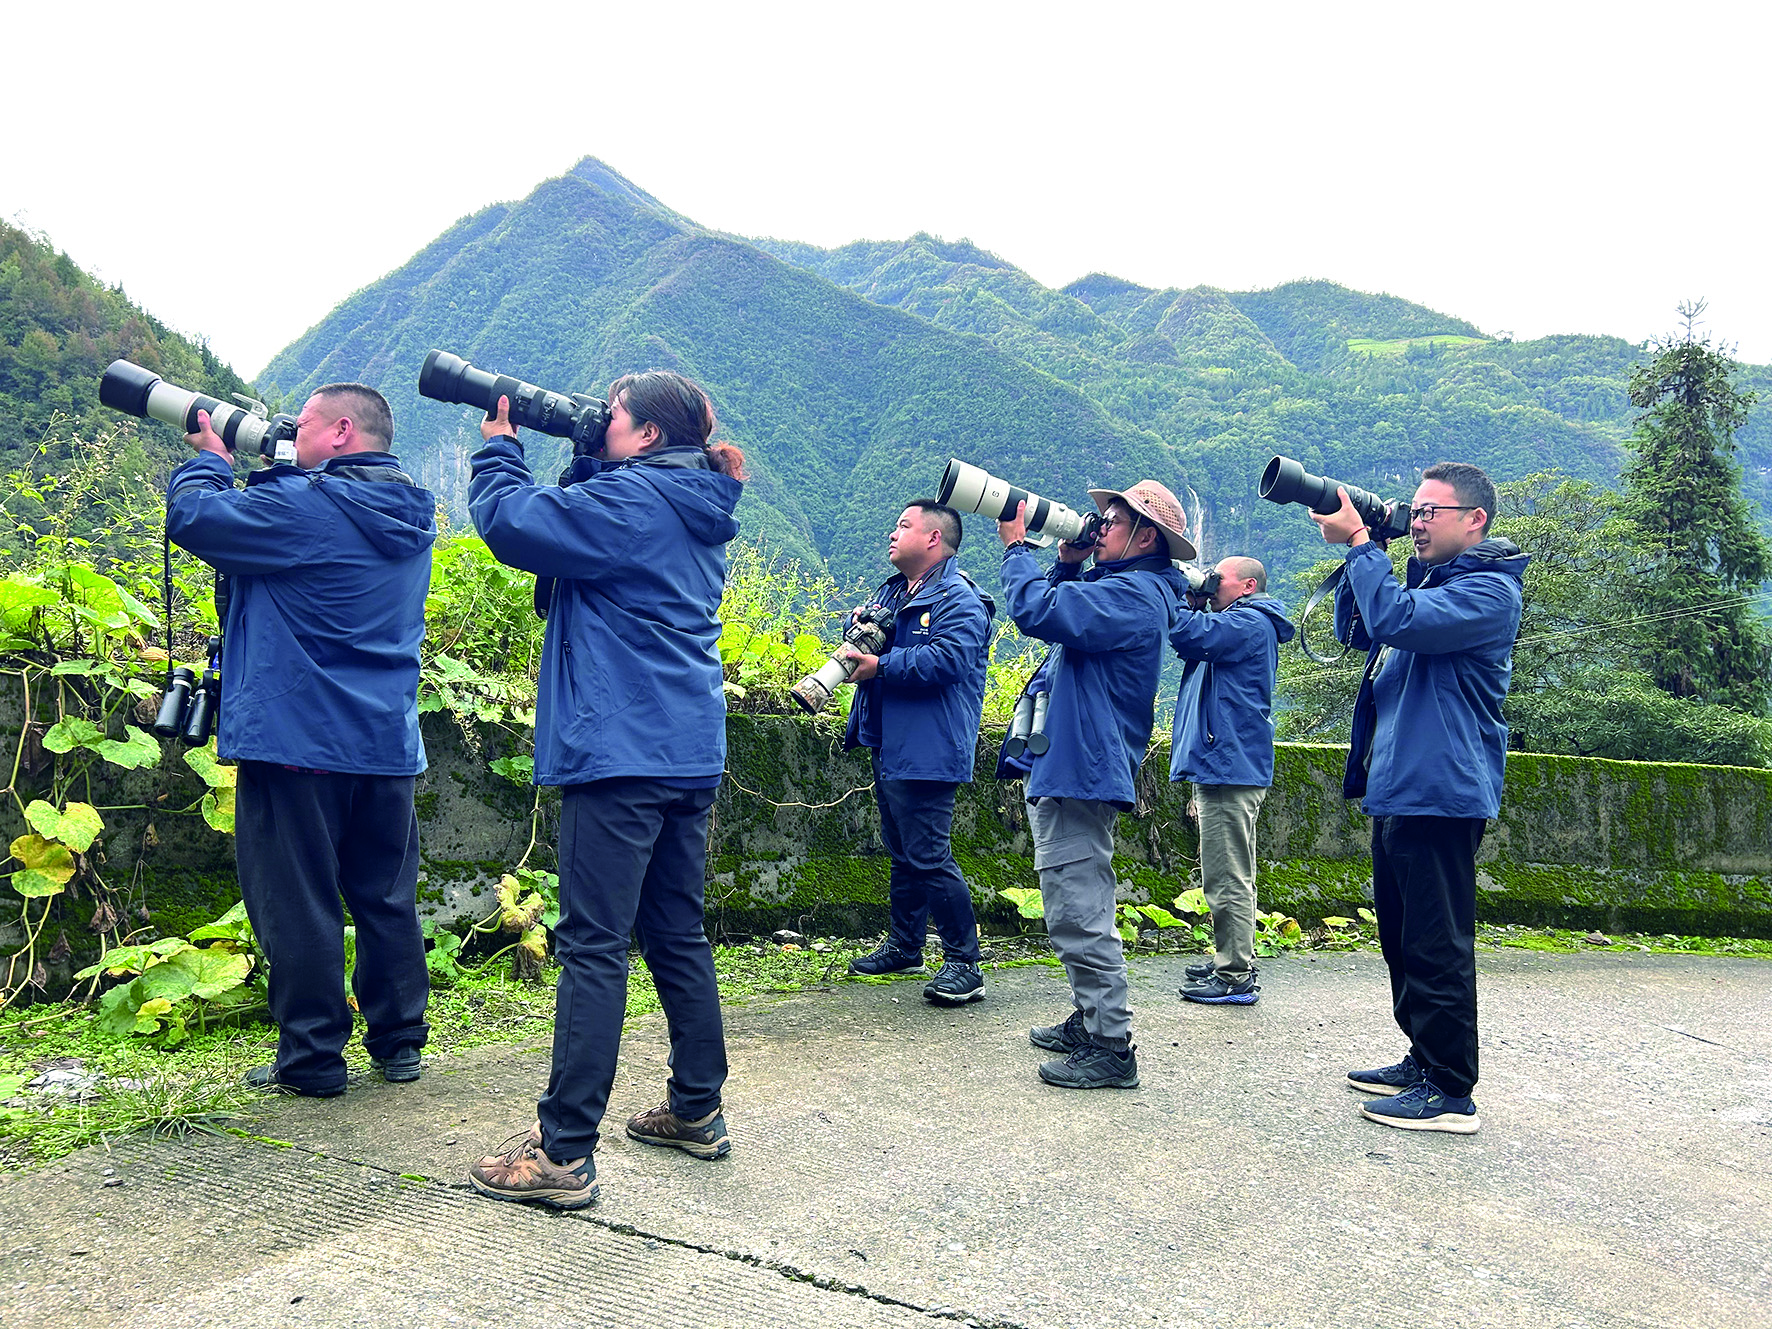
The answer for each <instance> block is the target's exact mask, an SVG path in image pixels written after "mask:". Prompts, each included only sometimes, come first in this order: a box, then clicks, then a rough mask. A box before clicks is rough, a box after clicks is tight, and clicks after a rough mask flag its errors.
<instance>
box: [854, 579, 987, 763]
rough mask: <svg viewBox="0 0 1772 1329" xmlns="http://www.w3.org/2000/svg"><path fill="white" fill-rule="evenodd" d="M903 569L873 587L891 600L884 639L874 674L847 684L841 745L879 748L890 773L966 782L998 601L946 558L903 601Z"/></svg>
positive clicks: (880, 598)
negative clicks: (851, 687) (851, 688)
mask: <svg viewBox="0 0 1772 1329" xmlns="http://www.w3.org/2000/svg"><path fill="white" fill-rule="evenodd" d="M905 586H906V582H905V578H904V574H902V573H900V574H899V575H898V576H896V577H892V578H889V579H888V580H887V581H886V582H885V584H884V585H882V586H881V587H880V588H879V590H877V591H875V592H874V601H875V603H876V604H884V605H890V606H892V607H893V612H894V614H895V615H896V617H895V618H894V620H893V628H892V644H891V645H890V646H888V647H887V648H886V651H885V652H884V653H883V654H882V655H881V656H880V672H879V673H878V674H877V675H875V676H874V677H873V678H870V679H868V680H867V681H866V682H865V683H858V684H857V685H856V688H855V700H854V702H853V703H852V704H851V705H850V708H849V727H848V729H847V731H846V732H845V733H844V735H843V750H844V751H845V752H847V751H848V750H849V749H850V748H855V747H868V748H877V749H878V750H879V753H880V774H881V776H883V777H884V778H885V779H888V780H941V781H944V782H946V783H949V784H966V783H968V782H969V781H970V780H971V779H972V764H973V762H974V761H975V760H976V758H977V755H978V721H979V717H980V716H981V715H982V714H983V713H984V676H985V665H986V664H987V663H988V662H989V660H990V653H991V618H992V616H993V615H994V614H995V613H996V609H997V607H996V605H995V604H993V603H992V602H991V600H990V599H989V597H987V596H985V595H983V594H982V593H981V592H980V591H979V590H978V588H977V587H976V586H974V585H973V584H972V583H971V582H970V581H969V580H968V579H967V577H966V574H965V573H963V572H961V571H960V565H959V564H958V563H957V562H955V561H954V560H953V559H952V558H948V559H944V560H943V561H942V563H941V566H940V567H939V568H937V569H936V570H935V572H934V573H932V574H931V575H930V577H929V579H928V580H927V581H925V582H924V583H923V585H922V586H920V587H918V588H917V593H916V594H915V595H913V596H912V597H911V598H910V599H909V600H907V601H906V602H905V603H904V604H902V605H901V604H899V603H898V599H899V597H900V596H902V595H903V594H904V592H905Z"/></svg>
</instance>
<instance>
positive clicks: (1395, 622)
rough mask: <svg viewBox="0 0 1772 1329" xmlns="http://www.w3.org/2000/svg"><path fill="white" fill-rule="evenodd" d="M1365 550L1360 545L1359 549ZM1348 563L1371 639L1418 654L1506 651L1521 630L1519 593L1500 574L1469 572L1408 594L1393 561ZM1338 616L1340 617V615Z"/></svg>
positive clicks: (1380, 557)
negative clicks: (1503, 649)
mask: <svg viewBox="0 0 1772 1329" xmlns="http://www.w3.org/2000/svg"><path fill="white" fill-rule="evenodd" d="M1365 547H1366V546H1364V545H1362V546H1360V548H1361V549H1363V548H1365ZM1358 553H1359V549H1356V550H1354V551H1353V553H1352V554H1350V555H1349V557H1348V560H1347V580H1348V584H1349V586H1351V587H1352V589H1353V595H1354V598H1355V599H1356V600H1357V601H1358V602H1359V607H1360V618H1361V620H1362V621H1363V622H1364V624H1365V627H1366V631H1367V633H1368V634H1369V635H1370V636H1371V638H1372V640H1373V641H1375V642H1378V643H1380V644H1381V645H1384V646H1395V647H1396V648H1397V649H1398V650H1403V651H1413V652H1414V653H1415V654H1417V655H1448V654H1451V653H1452V652H1454V651H1475V650H1483V649H1494V648H1497V647H1500V648H1505V647H1506V646H1507V645H1509V644H1510V643H1511V642H1512V641H1513V639H1514V634H1515V633H1517V632H1518V631H1519V626H1520V618H1519V606H1520V601H1519V593H1518V590H1517V589H1516V586H1515V584H1513V583H1512V581H1511V579H1510V578H1508V577H1505V576H1502V575H1499V574H1497V575H1485V574H1483V573H1475V574H1471V573H1466V574H1464V575H1462V576H1458V577H1454V578H1452V579H1451V580H1450V581H1448V582H1447V583H1446V584H1445V585H1444V586H1433V587H1423V588H1419V589H1417V590H1413V591H1410V590H1405V589H1404V588H1403V587H1402V586H1400V585H1399V584H1398V583H1397V579H1396V578H1395V577H1394V576H1392V575H1391V568H1390V560H1389V559H1388V558H1385V557H1384V556H1383V555H1382V554H1379V553H1377V551H1376V549H1375V550H1374V553H1373V554H1372V555H1369V556H1367V557H1364V558H1356V557H1354V555H1357V554H1358ZM1338 617H1339V614H1338Z"/></svg>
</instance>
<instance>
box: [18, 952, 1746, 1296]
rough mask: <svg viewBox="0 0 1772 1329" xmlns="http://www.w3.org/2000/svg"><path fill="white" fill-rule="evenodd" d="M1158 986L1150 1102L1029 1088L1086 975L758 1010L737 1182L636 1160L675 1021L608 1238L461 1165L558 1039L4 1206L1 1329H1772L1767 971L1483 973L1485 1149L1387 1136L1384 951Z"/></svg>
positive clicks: (1595, 960)
mask: <svg viewBox="0 0 1772 1329" xmlns="http://www.w3.org/2000/svg"><path fill="white" fill-rule="evenodd" d="M1182 963H1183V962H1182V961H1181V960H1179V959H1160V960H1152V959H1143V960H1138V961H1135V962H1134V1000H1135V1003H1136V1006H1137V1028H1136V1036H1137V1039H1138V1044H1139V1066H1140V1071H1141V1074H1142V1077H1143V1087H1142V1088H1141V1089H1138V1090H1130V1091H1125V1090H1122V1091H1098V1092H1094V1093H1087V1094H1085V1093H1077V1092H1075V1091H1065V1090H1058V1089H1052V1088H1048V1087H1046V1086H1045V1085H1043V1084H1041V1083H1040V1082H1039V1080H1038V1079H1037V1078H1036V1077H1035V1075H1034V1066H1035V1064H1036V1062H1037V1061H1038V1060H1039V1059H1040V1055H1039V1054H1038V1053H1036V1052H1035V1051H1034V1050H1033V1049H1031V1048H1030V1047H1029V1046H1028V1044H1027V1039H1026V1030H1027V1027H1028V1026H1029V1025H1030V1024H1036V1023H1039V1024H1044V1023H1047V1022H1049V1021H1052V1020H1054V1019H1056V1018H1058V1017H1060V1016H1062V1015H1063V1014H1064V1013H1065V1010H1066V1004H1067V1003H1066V995H1065V990H1064V986H1063V979H1062V976H1061V975H1060V974H1059V973H1058V972H1057V971H1055V970H1052V969H1048V968H1045V967H1039V966H1035V967H1029V968H1022V969H1012V970H1001V971H998V972H997V973H995V974H994V975H992V976H991V977H990V980H989V981H990V990H989V996H988V998H987V999H986V1000H985V1001H984V1002H982V1003H978V1004H975V1005H973V1006H971V1007H968V1008H966V1009H963V1010H959V1011H945V1010H936V1009H933V1008H930V1007H928V1006H926V1005H925V1003H924V1002H923V1001H922V1000H921V999H920V997H919V994H918V993H919V990H918V987H917V986H916V985H914V984H911V983H904V982H900V983H895V984H892V985H890V986H868V985H850V984H845V985H841V986H839V987H838V988H837V989H836V990H834V991H829V992H818V993H810V994H801V995H797V996H794V997H791V998H786V999H783V1000H780V1001H777V1002H761V1003H756V1004H753V1005H749V1006H746V1007H743V1008H739V1009H735V1010H732V1011H731V1012H730V1013H729V1016H730V1042H731V1060H732V1067H733V1073H732V1078H731V1080H730V1082H729V1083H728V1086H727V1100H726V1115H727V1121H728V1124H729V1126H730V1128H731V1132H732V1140H733V1154H732V1157H731V1158H730V1159H728V1160H725V1161H723V1162H718V1163H703V1162H698V1161H696V1160H693V1159H690V1158H688V1157H686V1156H684V1155H682V1154H679V1153H677V1152H676V1151H672V1150H658V1149H650V1148H647V1147H645V1146H642V1145H638V1144H634V1143H632V1142H630V1141H628V1140H626V1139H625V1138H623V1137H622V1135H621V1132H620V1126H619V1123H620V1121H621V1119H622V1118H623V1117H625V1116H626V1115H627V1114H629V1113H632V1112H635V1111H638V1110H641V1109H643V1108H647V1107H650V1106H652V1105H653V1104H654V1103H656V1102H657V1101H659V1099H660V1098H661V1097H662V1089H661V1084H662V1081H663V1078H664V1074H665V1067H664V1051H665V1040H664V1034H663V1026H662V1022H661V1021H660V1020H658V1019H656V1018H654V1019H649V1020H647V1021H644V1022H642V1024H641V1025H640V1027H639V1028H638V1029H637V1030H636V1031H635V1032H633V1033H632V1034H631V1035H630V1037H629V1039H628V1041H627V1045H626V1047H625V1048H624V1056H623V1068H622V1075H621V1078H620V1079H619V1081H618V1083H617V1085H616V1090H615V1095H614V1100H613V1102H612V1104H611V1108H610V1121H611V1122H612V1123H614V1124H615V1129H614V1130H613V1131H611V1132H610V1133H609V1134H608V1135H606V1137H605V1140H604V1142H603V1147H602V1148H601V1149H600V1150H599V1152H598V1155H597V1163H598V1172H599V1179H600V1180H601V1182H602V1187H603V1198H602V1199H601V1201H600V1202H599V1203H598V1204H597V1205H596V1206H595V1207H594V1208H592V1209H590V1210H588V1211H584V1212H583V1213H581V1214H577V1215H559V1214H553V1213H549V1212H545V1211H537V1210H532V1209H530V1208H528V1207H526V1206H518V1205H509V1204H498V1203H494V1202H491V1201H487V1200H483V1199H481V1198H479V1197H478V1196H476V1195H475V1194H474V1193H473V1192H472V1191H470V1190H469V1189H467V1187H466V1185H465V1180H464V1175H463V1170H464V1168H465V1167H466V1166H467V1164H468V1163H469V1162H470V1161H471V1160H472V1159H473V1158H474V1157H476V1156H478V1155H479V1154H480V1153H481V1152H483V1151H484V1150H485V1149H487V1148H489V1147H490V1146H492V1145H493V1144H496V1143H497V1142H498V1141H500V1140H501V1139H503V1138H504V1137H505V1136H507V1135H509V1134H511V1133H512V1132H515V1131H519V1130H522V1129H523V1128H524V1127H525V1126H526V1125H527V1123H528V1122H529V1121H530V1120H531V1119H532V1117H533V1101H532V1100H533V1098H534V1095H535V1093H536V1091H537V1089H538V1088H539V1087H540V1085H541V1083H542V1081H543V1077H544V1075H545V1072H546V1066H547V1050H546V1041H547V1031H546V1028H545V1026H538V1030H537V1039H536V1045H535V1046H534V1047H532V1048H523V1049H514V1048H498V1049H481V1050H479V1051H476V1052H473V1053H469V1054H463V1055H460V1056H450V1057H437V1058H435V1059H433V1060H432V1061H431V1062H430V1063H429V1064H428V1065H427V1069H426V1072H425V1076H424V1078H423V1079H422V1080H421V1081H419V1082H418V1083H416V1084H410V1085H387V1084H382V1083H380V1082H371V1083H366V1084H364V1085H362V1086H361V1087H359V1088H356V1089H353V1090H352V1091H351V1093H350V1094H348V1095H347V1096H346V1097H345V1098H343V1099H341V1100H333V1101H329V1102H320V1101H309V1100H282V1101H279V1102H278V1104H277V1106H276V1107H275V1108H274V1110H273V1113H272V1115H271V1116H270V1118H269V1119H268V1120H266V1121H265V1122H264V1123H262V1124H261V1125H259V1126H257V1127H255V1129H256V1130H258V1131H259V1132H261V1133H262V1134H263V1135H264V1136H266V1137H275V1138H276V1140H278V1141H284V1142H287V1144H286V1145H280V1144H277V1143H268V1142H259V1141H249V1140H242V1139H237V1138H220V1139H217V1138H209V1137H201V1136H194V1137H191V1138H189V1139H187V1140H185V1141H183V1142H160V1143H151V1142H145V1141H139V1140H138V1141H132V1142H126V1143H123V1144H121V1145H118V1146H116V1147H115V1148H113V1149H112V1150H111V1151H109V1152H106V1151H104V1150H97V1149H95V1150H88V1151H87V1152H85V1153H83V1154H80V1155H77V1156H75V1157H72V1158H68V1159H64V1160H62V1161H60V1162H58V1163H55V1164H52V1165H50V1166H49V1167H47V1168H44V1169H42V1170H40V1171H37V1172H33V1173H27V1174H23V1175H19V1176H14V1177H11V1178H8V1179H6V1184H5V1187H4V1191H3V1192H0V1321H3V1322H4V1323H5V1324H6V1325H7V1326H9V1329H23V1327H24V1326H28V1325H29V1326H35V1325H45V1326H48V1325H57V1326H61V1325H73V1324H80V1325H91V1326H102V1325H126V1324H127V1325H141V1324H148V1325H157V1326H174V1325H199V1324H201V1325H209V1324H215V1325H328V1326H333V1325H359V1324H361V1325H385V1324H389V1323H399V1324H402V1325H406V1326H427V1325H449V1324H458V1323H459V1324H522V1325H567V1324H572V1325H645V1326H648V1327H649V1329H650V1327H652V1326H661V1327H662V1326H676V1325H682V1326H695V1327H697V1329H699V1327H701V1326H726V1325H742V1326H746V1329H756V1327H757V1326H760V1325H820V1326H851V1325H853V1326H901V1325H911V1324H924V1325H927V1324H932V1323H941V1322H944V1321H952V1322H955V1323H963V1324H973V1325H979V1326H990V1325H1004V1326H1030V1327H1031V1326H1041V1327H1042V1329H1044V1327H1046V1326H1054V1327H1056V1326H1081V1327H1088V1329H1093V1327H1094V1326H1110V1325H1112V1326H1122V1327H1123V1326H1136V1325H1145V1324H1148V1325H1152V1326H1177V1327H1180V1326H1199V1327H1200V1329H1208V1327H1212V1326H1255V1325H1274V1326H1292V1325H1297V1326H1317V1325H1372V1324H1388V1323H1399V1324H1401V1323H1449V1324H1459V1325H1483V1326H1491V1325H1493V1326H1522V1327H1525V1326H1532V1327H1534V1329H1537V1327H1538V1326H1550V1325H1571V1326H1575V1325H1580V1326H1596V1327H1598V1326H1624V1325H1633V1326H1636V1325H1670V1326H1671V1325H1679V1326H1693V1325H1726V1326H1732V1327H1733V1326H1759V1325H1772V965H1768V964H1764V963H1758V962H1753V961H1737V960H1724V959H1715V958H1703V957H1694V958H1686V957H1667V956H1650V955H1643V954H1609V953H1594V954H1589V955H1578V956H1557V955H1542V954H1534V953H1528V952H1515V953H1501V954H1486V955H1484V956H1483V957H1481V959H1480V961H1479V968H1480V971H1481V1000H1482V1019H1483V1069H1484V1077H1483V1082H1482V1084H1481V1085H1480V1086H1479V1088H1478V1093H1477V1099H1478V1104H1479V1107H1480V1109H1481V1112H1482V1117H1483V1123H1484V1125H1483V1130H1482V1133H1481V1134H1479V1135H1477V1136H1474V1137H1468V1138H1466V1137H1456V1136H1447V1135H1438V1134H1418V1133H1411V1132H1404V1131H1399V1130H1394V1129H1390V1128H1386V1127H1384V1126H1380V1125H1377V1124H1374V1123H1371V1122H1368V1121H1365V1120H1363V1119H1361V1118H1360V1117H1359V1115H1358V1105H1359V1103H1360V1101H1361V1100H1360V1096H1359V1095H1358V1094H1356V1093H1355V1092H1354V1091H1353V1090H1351V1089H1349V1088H1347V1087H1346V1085H1345V1084H1344V1082H1343V1079H1342V1073H1343V1071H1344V1070H1345V1069H1347V1068H1348V1067H1351V1066H1370V1065H1378V1064H1381V1063H1383V1062H1387V1061H1391V1060H1394V1059H1395V1058H1396V1056H1397V1055H1399V1054H1400V1051H1401V1048H1400V1046H1399V1041H1398V1037H1397V1034H1396V1030H1395V1028H1394V1027H1393V1026H1392V1024H1391V1022H1390V1018H1389V1010H1388V1000H1387V995H1388V994H1387V988H1386V984H1385V979H1384V970H1383V965H1382V963H1381V962H1380V961H1379V959H1378V957H1377V956H1376V955H1373V954H1369V953H1358V954H1352V955H1334V954H1318V955H1315V956H1299V957H1289V958H1285V959H1276V960H1273V961H1270V962H1268V963H1267V964H1266V965H1264V967H1263V972H1262V983H1263V994H1262V1000H1261V1002H1260V1004H1259V1005H1257V1006H1254V1007H1247V1008H1211V1007H1200V1006H1189V1005H1184V1004H1183V1003H1181V1002H1180V1001H1179V1000H1177V999H1176V997H1175V988H1176V986H1177V984H1178V982H1179V981H1180V977H1181V972H1180V971H1181V965H1182Z"/></svg>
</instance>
